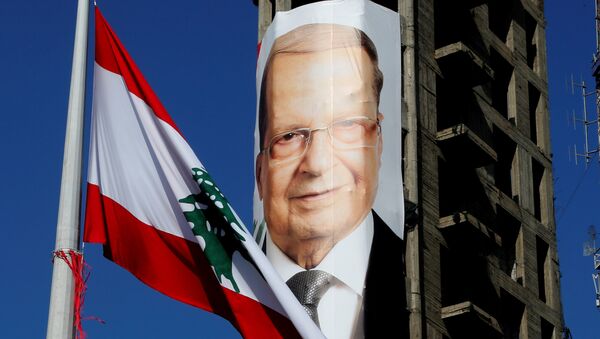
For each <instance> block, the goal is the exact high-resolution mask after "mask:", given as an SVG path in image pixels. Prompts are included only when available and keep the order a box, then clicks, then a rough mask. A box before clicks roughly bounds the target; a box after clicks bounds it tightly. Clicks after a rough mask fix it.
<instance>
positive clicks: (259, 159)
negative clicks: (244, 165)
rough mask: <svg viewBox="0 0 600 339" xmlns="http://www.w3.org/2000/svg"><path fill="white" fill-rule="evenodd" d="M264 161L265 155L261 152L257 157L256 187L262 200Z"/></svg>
mask: <svg viewBox="0 0 600 339" xmlns="http://www.w3.org/2000/svg"><path fill="white" fill-rule="evenodd" d="M262 160H263V153H262V152H260V153H258V155H257V156H256V172H255V173H256V187H257V188H258V196H259V197H260V200H262V198H263V197H262V182H261V180H260V178H261V174H262Z"/></svg>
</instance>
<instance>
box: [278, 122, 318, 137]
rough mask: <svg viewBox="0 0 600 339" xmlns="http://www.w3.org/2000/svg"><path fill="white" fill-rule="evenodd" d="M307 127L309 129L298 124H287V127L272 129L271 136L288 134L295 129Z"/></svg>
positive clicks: (306, 125) (305, 125)
mask: <svg viewBox="0 0 600 339" xmlns="http://www.w3.org/2000/svg"><path fill="white" fill-rule="evenodd" d="M308 127H310V126H309V125H308V124H299V123H292V124H288V125H284V126H278V127H277V128H273V134H272V135H277V134H280V133H284V132H289V131H293V130H297V129H301V128H308Z"/></svg>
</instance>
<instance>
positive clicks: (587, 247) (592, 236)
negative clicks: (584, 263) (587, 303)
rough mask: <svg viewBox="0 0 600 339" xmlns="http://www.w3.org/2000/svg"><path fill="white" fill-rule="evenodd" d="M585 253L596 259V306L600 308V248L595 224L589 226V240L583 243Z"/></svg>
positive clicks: (593, 275)
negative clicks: (597, 244)
mask: <svg viewBox="0 0 600 339" xmlns="http://www.w3.org/2000/svg"><path fill="white" fill-rule="evenodd" d="M583 255H584V256H591V257H592V258H593V260H594V273H592V280H593V281H594V292H595V293H596V307H597V308H598V309H600V248H598V247H596V228H595V227H594V225H590V226H589V227H588V240H587V241H586V242H584V243H583Z"/></svg>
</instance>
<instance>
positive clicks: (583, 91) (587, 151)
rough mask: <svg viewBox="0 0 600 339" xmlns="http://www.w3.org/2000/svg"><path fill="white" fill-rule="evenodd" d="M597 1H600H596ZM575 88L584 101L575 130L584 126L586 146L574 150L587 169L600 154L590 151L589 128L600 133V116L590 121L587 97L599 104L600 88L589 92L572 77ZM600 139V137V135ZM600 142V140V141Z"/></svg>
mask: <svg viewBox="0 0 600 339" xmlns="http://www.w3.org/2000/svg"><path fill="white" fill-rule="evenodd" d="M596 1H600V0H596ZM575 87H578V88H581V97H582V99H583V117H582V118H581V119H579V118H577V117H576V116H575V112H573V128H576V127H575V126H576V125H577V123H578V122H579V123H581V124H583V133H584V136H585V139H584V140H585V144H584V149H583V153H577V146H576V145H575V146H574V150H575V164H577V157H582V158H584V159H585V165H586V167H587V166H588V165H589V163H590V160H591V159H592V156H593V155H594V154H595V153H598V151H599V150H598V148H596V149H590V142H589V140H590V136H589V127H590V125H593V124H596V125H597V126H598V128H597V130H598V131H600V125H598V121H599V119H598V116H597V117H596V119H595V120H588V111H587V97H589V96H591V95H595V96H596V103H597V104H598V94H600V93H599V92H598V88H597V89H596V91H593V92H591V91H590V92H588V90H587V85H586V84H585V81H583V80H581V82H579V83H575V81H574V80H573V77H571V91H572V93H574V92H575ZM596 113H597V114H598V113H600V111H599V110H598V105H596ZM599 137H600V135H599ZM599 141H600V139H599ZM599 158H600V157H599Z"/></svg>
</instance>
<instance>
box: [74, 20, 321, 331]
mask: <svg viewBox="0 0 600 339" xmlns="http://www.w3.org/2000/svg"><path fill="white" fill-rule="evenodd" d="M84 241H86V242H92V243H101V244H103V245H104V255H105V256H106V257H107V258H108V259H110V260H112V261H114V262H115V263H116V264H118V265H120V266H122V267H123V268H125V269H126V270H128V271H130V272H131V273H132V274H133V275H135V276H136V277H137V278H138V279H140V280H141V281H142V282H144V283H145V284H147V285H148V286H150V287H152V288H154V289H156V290H158V291H160V292H162V293H164V294H166V295H168V296H170V297H172V298H174V299H177V300H179V301H182V302H185V303H188V304H190V305H193V306H197V307H199V308H202V309H204V310H207V311H209V312H214V313H217V314H219V315H221V316H223V317H225V318H226V319H228V320H229V321H230V322H231V323H232V324H233V325H234V326H235V327H236V328H237V329H238V330H239V331H240V333H241V334H242V335H243V336H244V337H246V338H277V337H285V338H293V337H299V335H301V336H302V337H305V338H318V337H322V334H321V332H320V331H319V329H318V328H317V327H316V326H315V325H314V323H313V322H312V321H311V320H310V318H309V317H308V315H307V314H306V313H305V312H304V310H303V309H302V307H301V306H300V304H299V303H298V302H297V300H296V299H295V297H294V296H293V294H292V293H291V291H290V290H289V289H288V287H287V286H286V285H285V283H284V282H283V281H282V280H281V278H280V277H279V276H278V275H277V273H276V272H275V270H274V268H273V267H272V266H271V264H270V262H269V261H268V260H267V258H266V257H265V255H264V254H263V253H262V251H261V250H260V249H259V247H258V245H257V244H256V243H255V242H254V240H253V238H252V236H251V235H250V233H249V232H248V230H247V229H246V228H245V226H244V225H243V224H242V222H241V221H240V220H239V218H238V216H237V215H236V214H235V212H234V211H233V209H232V207H231V206H230V205H229V203H228V202H227V199H226V198H225V196H224V195H223V194H222V193H221V191H220V190H219V188H218V187H217V185H216V183H215V182H214V181H213V180H212V179H211V178H210V175H209V174H208V173H207V171H206V169H205V168H204V166H203V165H202V163H201V162H200V161H199V160H198V158H197V157H196V155H195V154H194V152H193V151H192V149H191V148H190V146H189V145H188V144H187V142H186V141H185V139H184V137H183V136H182V134H181V131H180V130H179V129H178V128H177V126H176V125H175V123H174V122H173V120H172V119H171V117H170V116H169V114H168V113H167V111H166V110H165V108H164V107H163V106H162V104H161V103H160V101H159V99H158V97H157V96H156V95H155V94H154V92H153V91H152V89H151V88H150V86H149V85H148V83H147V82H146V80H145V79H144V77H143V76H142V74H141V73H140V71H139V70H138V68H137V66H136V65H135V63H134V62H133V60H132V59H131V57H130V56H129V54H128V53H127V51H126V50H125V48H124V47H123V45H122V44H121V42H120V41H119V39H118V38H117V36H116V35H115V33H114V32H113V30H112V29H111V27H110V26H109V25H108V23H107V22H106V21H105V19H104V17H103V16H102V14H101V13H100V11H99V9H98V8H96V58H95V64H94V97H93V109H92V128H91V142H90V153H89V172H88V186H87V203H86V215H85V231H84Z"/></svg>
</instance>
